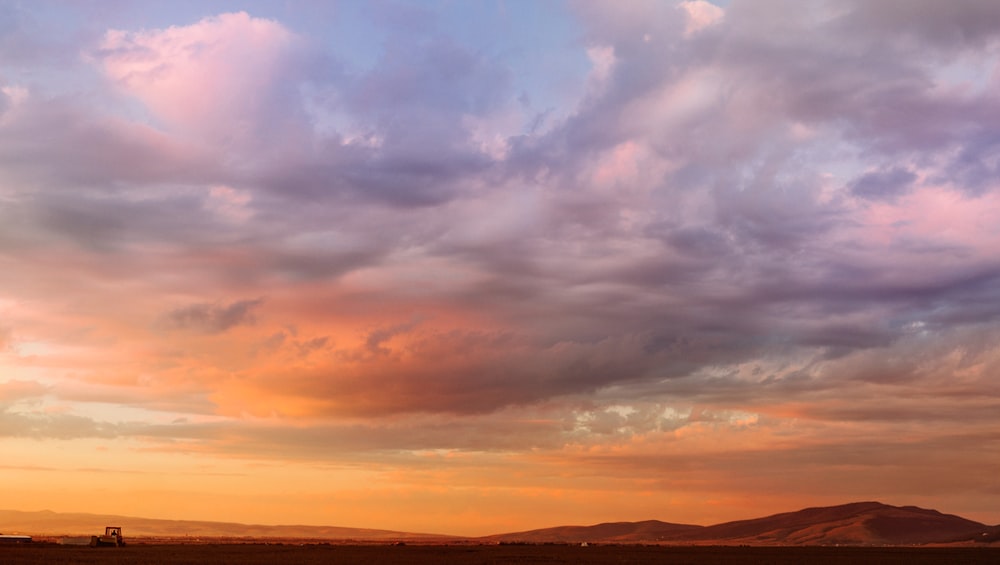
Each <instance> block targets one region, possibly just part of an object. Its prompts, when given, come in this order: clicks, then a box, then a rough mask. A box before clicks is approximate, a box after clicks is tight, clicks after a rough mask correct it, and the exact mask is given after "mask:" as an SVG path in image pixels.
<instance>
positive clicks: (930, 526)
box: [0, 502, 1000, 546]
mask: <svg viewBox="0 0 1000 565" xmlns="http://www.w3.org/2000/svg"><path fill="white" fill-rule="evenodd" d="M106 525H116V526H122V527H123V529H124V531H125V535H126V536H128V537H132V538H135V537H157V538H174V539H176V538H182V539H186V538H255V539H256V538H281V539H321V540H352V541H357V542H361V543H365V542H387V541H398V540H412V541H421V542H428V543H435V542H437V543H449V542H454V541H460V540H465V541H472V542H479V543H503V542H507V543H514V542H523V543H582V542H595V543H668V544H679V545H681V544H684V545H687V544H693V545H793V546H799V545H924V544H968V543H973V542H979V543H991V544H992V543H996V542H998V541H1000V526H987V525H984V524H981V523H979V522H975V521H973V520H968V519H966V518H962V517H960V516H955V515H952V514H942V513H941V512H938V511H936V510H928V509H924V508H917V507H916V506H890V505H887V504H882V503H879V502H855V503H851V504H843V505H839V506H828V507H821V508H806V509H803V510H798V511H796V512H784V513H781V514H774V515H771V516H765V517H763V518H754V519H751V520H738V521H734V522H725V523H722V524H715V525H711V526H699V525H693V524H674V523H669V522H661V521H659V520H646V521H642V522H609V523H603V524H596V525H593V526H559V527H554V528H544V529H538V530H529V531H523V532H513V533H506V534H496V535H491V536H484V537H479V538H472V539H468V538H460V537H455V536H445V535H436V534H415V533H408V532H397V531H391V530H374V529H362V528H343V527H335V526H266V525H250V524H238V523H228V522H205V521H189V520H157V519H150V518H135V517H128V516H109V515H97V514H62V513H55V512H49V511H41V512H20V511H13V510H0V532H3V533H7V534H28V535H35V536H50V537H51V536H60V535H90V534H92V533H97V532H100V531H103V529H104V526H106Z"/></svg>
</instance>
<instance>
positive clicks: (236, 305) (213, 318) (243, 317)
mask: <svg viewBox="0 0 1000 565" xmlns="http://www.w3.org/2000/svg"><path fill="white" fill-rule="evenodd" d="M263 303H264V300H263V299H262V298H256V299H253V300H237V301H235V302H232V303H230V304H225V305H223V304H192V305H190V306H184V307H181V308H177V309H176V310H172V311H170V312H168V313H167V314H166V316H165V320H166V322H167V324H168V325H169V326H171V327H174V328H177V329H193V330H199V331H203V332H205V333H209V334H217V333H222V332H225V331H226V330H229V329H231V328H234V327H236V326H246V325H252V324H253V323H254V315H253V311H254V310H255V309H256V308H258V307H259V306H260V305H261V304H263Z"/></svg>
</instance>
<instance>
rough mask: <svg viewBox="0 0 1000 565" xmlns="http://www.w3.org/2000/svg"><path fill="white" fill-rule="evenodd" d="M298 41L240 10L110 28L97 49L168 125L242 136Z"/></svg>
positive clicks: (262, 110)
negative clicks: (186, 21)
mask: <svg viewBox="0 0 1000 565" xmlns="http://www.w3.org/2000/svg"><path fill="white" fill-rule="evenodd" d="M295 44H296V37H295V35H294V34H293V33H292V32H290V31H289V30H288V29H286V28H285V27H283V26H282V25H281V24H279V23H277V22H274V21H271V20H265V19H259V18H252V17H250V16H249V15H247V14H246V13H245V12H239V13H232V14H222V15H219V16H215V17H210V18H205V19H203V20H201V21H199V22H198V23H195V24H192V25H189V26H182V27H176V26H175V27H169V28H166V29H154V30H148V31H147V30H144V31H137V32H130V31H121V30H111V31H109V32H107V34H106V35H105V37H104V42H103V44H102V46H101V47H102V49H101V51H100V52H99V55H98V56H99V57H100V60H101V63H102V64H103V67H104V71H105V72H106V73H107V75H108V76H109V77H110V78H111V79H112V80H114V81H115V82H116V83H117V84H118V85H119V86H120V87H121V88H122V89H123V90H124V91H125V92H127V93H129V94H131V95H133V96H135V97H137V98H138V99H139V100H140V101H141V102H142V103H143V104H145V106H146V107H147V108H148V109H149V110H150V111H151V112H152V113H153V114H154V115H155V116H156V117H157V118H159V119H160V120H163V121H164V122H165V124H166V126H167V127H168V128H171V129H173V128H176V129H180V130H182V131H185V132H192V133H196V134H201V135H209V136H211V137H213V138H222V139H228V138H235V139H239V138H240V137H242V136H245V135H247V134H248V133H252V132H253V130H254V128H255V126H256V125H257V122H258V121H259V120H260V119H262V117H263V115H264V114H266V113H267V112H268V109H269V105H270V104H272V103H274V102H275V100H274V98H275V96H276V95H277V94H278V92H277V90H278V89H279V88H280V84H279V82H280V80H281V75H282V73H283V72H284V67H285V65H286V63H287V61H288V57H289V56H290V54H291V53H292V51H293V50H294V47H295Z"/></svg>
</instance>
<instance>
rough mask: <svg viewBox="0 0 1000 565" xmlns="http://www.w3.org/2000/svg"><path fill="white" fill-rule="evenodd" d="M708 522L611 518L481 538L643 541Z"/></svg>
mask: <svg viewBox="0 0 1000 565" xmlns="http://www.w3.org/2000/svg"><path fill="white" fill-rule="evenodd" d="M703 528H704V526H693V525H691V524H671V523H669V522H661V521H659V520H646V521H644V522H607V523H604V524H597V525H594V526H559V527H556V528H543V529H540V530H528V531H526V532H513V533H509V534H498V535H494V536H486V537H484V538H480V539H482V540H484V541H496V542H527V543H547V542H558V543H581V542H639V541H658V540H664V539H670V538H673V537H675V536H682V535H684V534H689V533H693V532H696V531H699V530H701V529H703Z"/></svg>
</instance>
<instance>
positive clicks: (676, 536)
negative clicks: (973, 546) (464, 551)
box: [488, 502, 998, 545]
mask: <svg viewBox="0 0 1000 565" xmlns="http://www.w3.org/2000/svg"><path fill="white" fill-rule="evenodd" d="M997 529H998V527H990V526H986V525H984V524H981V523H979V522H974V521H972V520H967V519H965V518H962V517H960V516H954V515H951V514H942V513H940V512H938V511H936V510H927V509H923V508H917V507H916V506H902V507H900V506H890V505H888V504H882V503H879V502H855V503H851V504H843V505H840V506H829V507H822V508H806V509H803V510H799V511H796V512H785V513H781V514H775V515H773V516H766V517H763V518H754V519H751V520H739V521H735V522H726V523H722V524H715V525H712V526H691V525H684V524H670V523H665V522H657V521H650V522H624V523H614V524H598V525H596V526H562V527H557V528H546V529H541V530H532V531H528V532H515V533H509V534H499V535H495V536H489V537H488V539H491V540H496V541H504V542H514V541H526V542H533V543H542V542H583V541H591V542H633V543H635V542H652V541H655V542H662V543H692V544H725V545H737V544H748V545H913V544H932V543H959V542H971V541H981V542H992V541H994V540H995V539H996V536H997V533H996V532H997Z"/></svg>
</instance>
